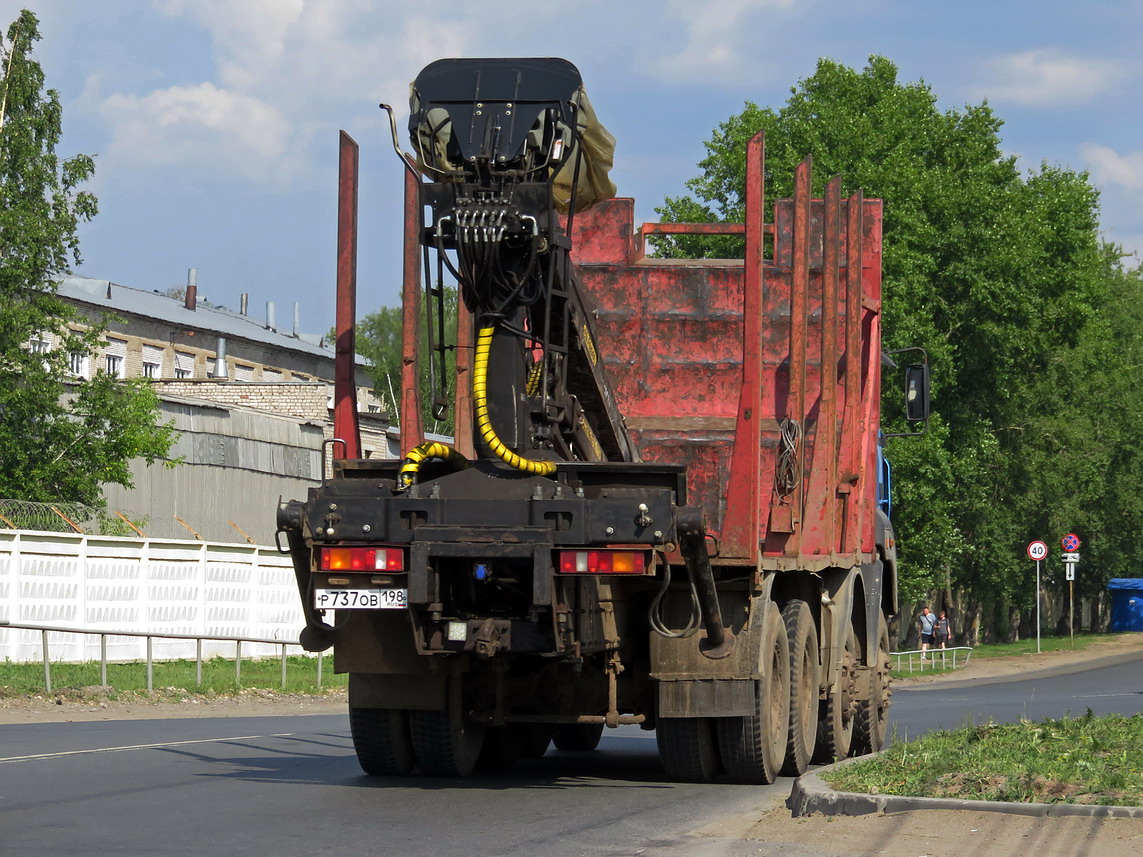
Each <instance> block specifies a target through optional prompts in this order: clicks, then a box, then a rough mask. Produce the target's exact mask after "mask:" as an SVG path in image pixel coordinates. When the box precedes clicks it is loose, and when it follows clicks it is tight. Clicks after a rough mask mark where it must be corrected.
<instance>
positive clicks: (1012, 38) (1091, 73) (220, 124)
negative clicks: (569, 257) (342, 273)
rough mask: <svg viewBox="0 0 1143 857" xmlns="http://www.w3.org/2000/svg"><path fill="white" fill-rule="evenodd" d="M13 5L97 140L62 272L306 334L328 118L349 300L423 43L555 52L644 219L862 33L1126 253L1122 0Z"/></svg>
mask: <svg viewBox="0 0 1143 857" xmlns="http://www.w3.org/2000/svg"><path fill="white" fill-rule="evenodd" d="M24 6H27V7H29V8H31V9H32V10H33V11H34V12H36V14H37V15H39V17H40V19H41V31H42V34H43V37H44V38H43V41H41V42H40V43H39V46H38V49H37V56H38V58H39V60H40V62H41V63H42V64H43V66H44V69H45V72H46V74H47V77H48V84H49V86H52V87H54V88H55V89H57V90H59V91H60V94H61V97H62V100H63V104H64V139H63V143H62V146H61V153H62V154H65V155H67V154H73V153H76V152H83V153H87V154H92V155H94V156H95V157H96V164H97V174H96V177H95V179H94V181H93V182H92V183H91V185H90V189H91V190H93V191H94V192H95V193H96V194H97V196H98V197H99V200H100V208H101V213H100V214H99V216H98V217H97V218H96V219H95V220H94V221H93V222H92V223H90V224H87V225H85V226H84V227H83V228H82V231H81V233H80V234H81V240H82V249H83V256H84V263H83V265H82V266H81V267H80V268H79V269H78V273H80V274H83V275H86V276H91V277H98V278H103V279H110V280H113V281H115V282H117V283H121V284H123V285H127V286H132V287H135V288H141V289H148V290H149V289H160V290H162V289H167V288H169V287H171V286H178V285H181V284H183V283H185V281H186V273H187V269H188V268H192V267H193V268H197V269H198V283H199V292H200V294H202V295H204V296H205V297H206V298H208V299H209V300H211V301H213V302H215V303H221V304H224V305H226V306H228V307H230V308H232V309H237V307H238V300H239V295H240V294H241V293H242V292H247V293H249V295H250V311H251V314H252V315H256V316H257V315H261V314H262V313H263V312H264V307H265V302H266V301H274V302H275V303H276V304H277V313H278V318H279V319H282V318H287V319H288V318H292V305H293V303H294V302H295V301H298V302H300V303H301V318H302V327H303V329H304V330H306V331H308V332H321V331H324V330H327V329H328V328H329V327H330V326H331V324H332V322H333V280H334V272H335V247H334V239H335V232H336V224H335V212H336V197H337V191H336V170H337V132H338V129H339V128H344V129H345V130H347V131H348V132H349V133H350V134H352V135H353V136H354V137H355V138H356V139H357V141H358V142H359V143H360V144H361V162H362V181H361V191H360V205H361V211H360V230H361V232H360V239H359V261H358V283H359V296H358V310H359V314H364V313H365V312H368V311H369V310H370V309H372V308H373V307H375V306H379V305H382V304H395V303H396V302H397V294H398V290H399V277H400V267H401V266H400V258H399V252H400V234H399V228H400V214H401V213H400V208H401V182H402V169H401V165H400V163H399V162H398V160H397V158H396V155H395V154H394V153H393V151H392V148H391V144H390V138H389V134H388V126H387V122H386V120H385V117H384V115H383V114H382V113H381V112H380V111H379V110H378V109H377V103H378V102H380V101H386V102H389V103H392V104H394V105H401V106H402V108H403V107H404V105H405V104H406V103H407V94H408V84H409V81H411V80H412V79H413V78H414V77H415V76H416V74H417V72H418V71H419V70H420V69H421V68H422V67H423V66H425V65H426V64H428V63H429V62H431V61H432V60H434V59H437V58H439V57H443V56H563V57H566V58H567V59H569V60H571V61H572V62H574V63H575V64H576V65H577V66H578V67H579V69H580V71H581V72H582V74H583V78H584V81H585V85H586V88H587V91H588V93H589V95H590V96H591V99H592V102H593V104H594V106H595V108H596V111H597V113H598V114H599V117H600V119H601V121H602V122H603V123H604V124H605V125H606V126H607V127H608V129H609V130H610V131H611V132H612V133H613V134H614V135H615V137H616V138H617V140H618V146H617V151H616V168H615V170H614V171H613V173H612V175H613V177H614V178H615V180H616V183H617V185H618V187H619V193H620V194H621V195H623V196H634V197H635V198H636V201H637V218H638V219H639V220H654V219H656V218H655V212H654V207H655V206H656V205H658V204H660V203H661V202H662V200H663V198H664V197H665V196H668V195H677V194H679V193H681V192H683V190H684V188H683V182H684V181H685V180H686V179H687V178H689V177H691V176H693V175H694V174H695V172H696V168H695V164H696V163H697V162H698V161H699V160H700V159H701V158H702V157H703V155H704V153H705V152H704V149H703V141H704V140H706V139H707V138H708V137H709V136H710V133H711V131H712V129H713V128H714V127H715V126H716V125H717V124H718V123H719V122H721V121H723V120H725V119H726V118H727V117H728V116H730V115H731V114H732V113H735V112H737V111H739V110H741V108H742V106H743V104H744V102H745V101H747V100H751V101H754V102H756V103H758V104H762V105H769V106H774V107H778V106H780V105H781V104H783V103H784V102H785V101H786V99H787V97H788V95H789V91H790V88H791V87H792V86H794V85H795V84H796V83H797V82H798V81H799V80H801V79H802V78H805V77H807V76H808V75H810V74H812V73H813V70H814V67H815V64H816V62H817V60H818V58H819V57H822V56H827V57H830V58H832V59H835V60H838V61H841V62H844V63H846V64H847V65H851V66H855V67H858V68H861V67H863V66H864V64H865V61H866V59H867V57H868V56H869V55H871V54H882V55H884V56H887V57H889V58H890V59H892V60H893V61H894V62H895V63H897V65H898V67H899V69H900V79H901V80H903V81H914V80H920V79H923V80H925V81H926V82H927V83H928V84H929V85H930V86H931V87H932V89H933V91H934V92H935V94H936V95H937V97H938V104H939V106H940V107H941V108H954V107H963V106H964V105H965V104H969V103H979V102H980V101H982V100H984V99H987V100H988V101H989V103H990V104H991V105H992V106H993V108H994V110H995V111H996V113H997V115H998V116H999V117H1000V118H1002V119H1003V120H1004V122H1005V125H1004V127H1003V128H1002V131H1001V133H1002V138H1003V146H1004V148H1005V150H1006V151H1008V152H1011V153H1014V154H1017V155H1018V156H1019V158H1020V163H1021V165H1022V167H1023V168H1025V169H1026V170H1029V169H1035V168H1037V167H1038V166H1039V165H1040V164H1041V163H1042V162H1044V161H1047V162H1048V163H1051V164H1056V165H1063V166H1066V167H1070V168H1073V169H1077V170H1088V171H1090V173H1091V176H1092V180H1093V182H1094V183H1095V185H1096V186H1097V187H1099V188H1100V190H1101V193H1102V197H1101V199H1102V226H1103V230H1104V234H1105V237H1106V238H1107V239H1109V240H1112V241H1114V242H1116V243H1118V244H1120V245H1122V246H1123V248H1124V251H1125V252H1128V253H1133V254H1135V259H1134V261H1135V262H1137V261H1138V259H1139V254H1140V253H1143V135H1141V130H1143V86H1140V83H1141V79H1143V56H1141V53H1140V50H1139V44H1140V36H1139V34H1140V32H1143V0H1102V2H1099V3H1096V4H1080V3H1075V2H1051V1H1050V0H1049V2H1006V0H994V2H976V1H975V0H960V2H957V3H952V2H936V1H935V0H934V1H933V2H923V0H912V2H909V1H908V0H849V2H839V0H707V2H700V0H661V2H652V0H630V2H621V0H564V2H561V3H545V2H533V3H520V2H518V0H512V2H505V1H504V0H483V1H482V2H479V3H473V2H454V0H439V2H434V3H432V4H427V3H416V2H400V3H398V2H387V0H375V1H374V2H369V0H39V2H33V0H24V2H11V0H0V21H2V22H3V26H4V28H5V29H6V28H7V24H8V23H10V22H11V21H12V20H13V19H14V18H15V17H16V15H17V13H18V11H19V9H20V8H21V7H24ZM402 128H403V122H402ZM886 204H887V205H892V200H887V203H886Z"/></svg>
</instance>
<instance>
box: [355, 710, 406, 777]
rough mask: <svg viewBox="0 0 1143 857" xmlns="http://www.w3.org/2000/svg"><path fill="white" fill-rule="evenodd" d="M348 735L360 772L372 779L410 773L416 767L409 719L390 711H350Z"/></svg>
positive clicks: (399, 712)
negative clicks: (350, 737) (351, 737)
mask: <svg viewBox="0 0 1143 857" xmlns="http://www.w3.org/2000/svg"><path fill="white" fill-rule="evenodd" d="M349 732H350V734H351V735H352V736H353V749H354V751H355V752H356V753H357V762H358V764H359V765H361V770H363V771H365V773H367V774H369V775H370V776H372V777H387V776H397V775H403V774H407V773H409V772H410V771H411V770H413V765H414V764H416V756H415V755H414V754H413V740H412V738H411V737H410V735H409V718H408V716H407V715H406V714H405V712H404V711H398V710H397V709H393V708H351V709H349Z"/></svg>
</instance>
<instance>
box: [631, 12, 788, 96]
mask: <svg viewBox="0 0 1143 857" xmlns="http://www.w3.org/2000/svg"><path fill="white" fill-rule="evenodd" d="M792 8H794V0H711V2H707V3H696V2H694V0H669V2H668V3H667V5H666V10H667V16H668V17H670V18H673V19H675V20H676V21H678V22H680V23H681V24H682V28H683V31H684V32H685V33H686V43H685V44H684V45H683V47H682V49H681V50H679V51H677V52H676V53H673V54H657V55H655V56H654V57H653V58H651V59H649V60H648V61H647V63H648V65H649V67H650V68H649V70H650V71H651V73H652V74H655V75H656V76H659V77H662V78H665V79H667V80H673V81H685V82H688V83H698V82H706V83H722V84H725V83H727V82H728V81H737V80H739V79H741V77H742V76H743V75H746V74H757V72H758V70H759V69H760V68H761V67H762V66H763V65H764V64H763V63H762V62H760V61H759V56H760V55H764V54H765V50H764V49H763V48H764V43H762V42H760V41H759V39H758V34H759V32H760V31H762V32H764V28H762V27H759V26H753V25H748V23H747V19H749V18H751V17H752V16H753V15H755V14H756V13H759V12H762V11H764V10H770V11H774V10H783V9H792ZM771 22H772V23H773V20H772V21H771Z"/></svg>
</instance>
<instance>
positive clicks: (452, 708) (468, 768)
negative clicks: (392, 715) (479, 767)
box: [409, 686, 485, 777]
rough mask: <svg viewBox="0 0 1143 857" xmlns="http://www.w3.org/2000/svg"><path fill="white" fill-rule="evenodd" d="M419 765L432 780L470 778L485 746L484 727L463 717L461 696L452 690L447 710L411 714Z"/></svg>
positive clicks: (411, 712)
mask: <svg viewBox="0 0 1143 857" xmlns="http://www.w3.org/2000/svg"><path fill="white" fill-rule="evenodd" d="M409 726H410V729H411V731H412V734H413V749H414V750H415V751H416V754H417V763H418V764H419V765H420V766H421V770H422V771H423V772H424V773H425V774H427V775H428V776H430V777H467V776H468V775H469V774H471V773H472V771H473V769H475V768H476V762H477V760H478V759H479V758H480V749H481V747H482V746H483V744H484V731H485V730H484V726H482V725H480V724H479V723H473V722H472V721H471V720H469V719H468V718H467V717H465V716H464V707H463V706H462V704H461V699H460V694H459V693H457V692H456V691H455V686H454V687H450V688H449V692H448V697H447V699H446V706H445V710H444V711H410V712H409Z"/></svg>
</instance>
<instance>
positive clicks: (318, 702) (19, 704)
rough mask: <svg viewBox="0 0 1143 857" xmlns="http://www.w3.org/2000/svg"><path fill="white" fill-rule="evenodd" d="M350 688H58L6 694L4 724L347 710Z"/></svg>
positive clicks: (0, 703) (1, 702) (1, 700)
mask: <svg viewBox="0 0 1143 857" xmlns="http://www.w3.org/2000/svg"><path fill="white" fill-rule="evenodd" d="M347 701H348V698H347V694H346V691H345V689H344V688H340V689H337V690H330V691H328V692H326V693H324V694H321V695H310V694H301V693H280V692H277V691H274V690H268V689H264V688H246V689H244V690H241V691H239V692H238V693H236V694H232V695H230V694H228V695H225V696H223V695H219V694H201V693H190V692H189V691H186V690H183V689H181V688H173V687H168V688H159V689H156V690H155V691H153V692H151V693H145V692H144V693H116V694H114V695H112V694H109V693H108V691H107V690H105V689H104V688H101V687H85V688H78V689H76V688H70V689H67V690H61V691H60V692H59V693H52V694H44V693H40V694H30V695H27V696H9V697H0V725H4V724H10V723H64V722H68V721H80V720H86V721H91V720H152V719H162V718H177V717H261V716H266V715H276V714H342V713H345V711H346V710H347Z"/></svg>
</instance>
